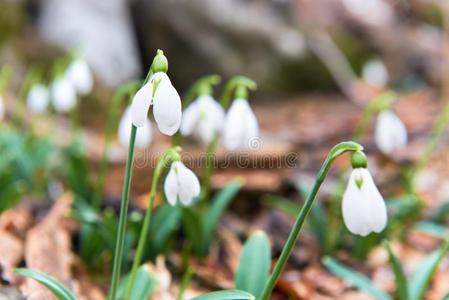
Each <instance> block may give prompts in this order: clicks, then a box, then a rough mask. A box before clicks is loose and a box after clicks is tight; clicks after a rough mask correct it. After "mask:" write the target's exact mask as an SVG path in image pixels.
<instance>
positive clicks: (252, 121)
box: [245, 105, 259, 147]
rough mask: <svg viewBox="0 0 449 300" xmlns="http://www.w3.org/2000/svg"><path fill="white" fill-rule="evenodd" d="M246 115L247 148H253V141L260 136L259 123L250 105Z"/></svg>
mask: <svg viewBox="0 0 449 300" xmlns="http://www.w3.org/2000/svg"><path fill="white" fill-rule="evenodd" d="M245 115H246V124H245V125H246V126H245V128H246V130H245V132H246V138H245V139H246V142H245V143H246V145H245V146H246V147H251V146H253V144H254V143H253V142H254V141H253V140H254V139H256V138H257V137H258V136H259V124H258V122H257V119H256V116H255V114H254V112H253V111H252V109H251V107H250V106H249V105H248V107H247V112H246V113H245Z"/></svg>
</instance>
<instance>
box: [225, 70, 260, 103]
mask: <svg viewBox="0 0 449 300" xmlns="http://www.w3.org/2000/svg"><path fill="white" fill-rule="evenodd" d="M256 88H257V84H256V83H255V82H254V81H253V80H252V79H250V78H248V77H245V76H235V77H233V78H231V79H230V80H229V81H228V82H227V83H226V86H225V87H224V90H223V94H222V96H221V99H220V102H221V105H222V106H223V108H224V109H227V108H228V107H229V106H230V105H231V101H232V98H233V97H237V98H244V99H247V98H248V90H253V91H254V90H255V89H256Z"/></svg>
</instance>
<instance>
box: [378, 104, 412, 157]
mask: <svg viewBox="0 0 449 300" xmlns="http://www.w3.org/2000/svg"><path fill="white" fill-rule="evenodd" d="M375 141H376V145H377V147H378V148H379V149H380V150H381V151H382V152H383V153H385V154H391V153H392V152H393V151H395V150H396V149H400V148H403V147H405V145H406V144H407V129H406V128H405V126H404V123H402V121H401V119H399V117H398V116H397V115H396V114H395V113H394V112H392V111H391V110H384V111H382V112H380V113H379V116H378V117H377V123H376V129H375Z"/></svg>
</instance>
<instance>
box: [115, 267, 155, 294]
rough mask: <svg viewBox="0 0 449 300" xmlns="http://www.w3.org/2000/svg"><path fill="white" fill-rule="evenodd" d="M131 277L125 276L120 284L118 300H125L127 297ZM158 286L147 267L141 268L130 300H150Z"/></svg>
mask: <svg viewBox="0 0 449 300" xmlns="http://www.w3.org/2000/svg"><path fill="white" fill-rule="evenodd" d="M128 279H129V275H127V276H125V277H124V278H123V279H122V280H121V281H120V283H119V286H118V290H117V298H118V299H123V298H124V295H125V290H126V286H127V283H128ZM156 285H157V280H156V279H155V278H154V277H153V276H152V275H151V273H150V271H149V270H148V268H147V267H145V266H140V268H139V269H138V270H137V274H136V279H135V281H134V288H133V290H132V293H131V296H130V298H129V299H128V300H141V299H149V298H150V296H151V294H153V292H154V289H155V287H156Z"/></svg>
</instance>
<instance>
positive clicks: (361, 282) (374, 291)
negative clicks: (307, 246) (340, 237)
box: [323, 256, 418, 300]
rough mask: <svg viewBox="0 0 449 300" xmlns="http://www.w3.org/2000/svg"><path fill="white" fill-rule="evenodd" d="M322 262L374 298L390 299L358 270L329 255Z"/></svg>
mask: <svg viewBox="0 0 449 300" xmlns="http://www.w3.org/2000/svg"><path fill="white" fill-rule="evenodd" d="M323 264H324V265H325V266H326V268H328V269H329V271H331V272H332V273H334V274H335V275H337V276H338V277H340V278H342V279H343V280H344V281H346V282H347V283H348V284H350V285H352V286H354V287H356V288H358V289H359V290H361V291H363V292H365V293H367V294H369V295H371V296H372V297H374V299H377V300H392V298H391V297H390V295H388V294H387V293H385V292H384V291H382V290H380V289H378V288H377V287H376V286H374V284H373V283H372V281H371V280H370V279H369V278H368V277H366V276H365V275H362V274H360V273H359V272H356V271H353V270H351V269H349V268H348V267H346V266H345V265H343V264H341V263H339V262H338V261H336V260H335V259H333V258H331V257H328V256H326V257H324V258H323ZM413 299H418V298H413Z"/></svg>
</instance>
